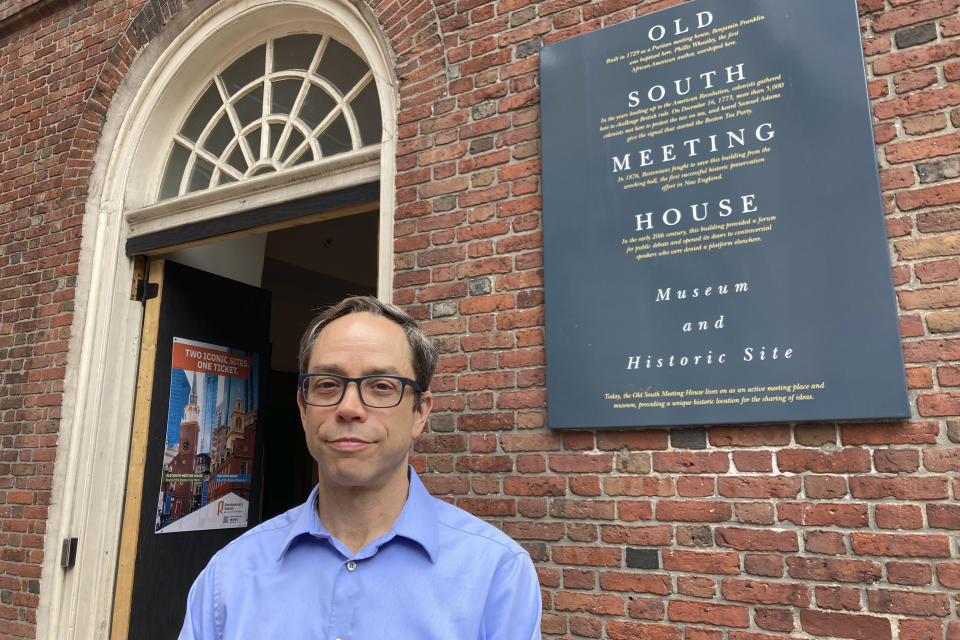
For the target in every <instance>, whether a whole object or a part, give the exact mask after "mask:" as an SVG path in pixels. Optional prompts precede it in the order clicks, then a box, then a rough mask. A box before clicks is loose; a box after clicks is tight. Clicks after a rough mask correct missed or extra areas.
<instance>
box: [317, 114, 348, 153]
mask: <svg viewBox="0 0 960 640" xmlns="http://www.w3.org/2000/svg"><path fill="white" fill-rule="evenodd" d="M317 141H318V142H319V143H320V149H321V150H322V151H323V155H324V156H325V157H326V156H333V155H336V154H338V153H343V152H344V151H349V150H350V149H352V148H353V147H352V146H351V145H350V129H348V128H347V121H346V120H344V119H343V114H340V115H339V116H337V119H336V120H334V121H333V123H332V124H331V125H330V126H329V127H327V128H326V129H325V130H324V131H323V133H321V134H320V136H319V137H318V138H317Z"/></svg>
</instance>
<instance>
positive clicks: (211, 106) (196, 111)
mask: <svg viewBox="0 0 960 640" xmlns="http://www.w3.org/2000/svg"><path fill="white" fill-rule="evenodd" d="M222 106H223V101H222V100H220V92H218V91H217V88H216V87H215V86H214V85H213V84H211V85H210V86H209V87H207V90H206V91H204V92H203V95H202V96H200V100H199V101H197V104H196V105H195V106H194V107H193V110H192V111H191V112H190V115H189V116H187V121H186V122H184V123H183V127H182V128H181V129H180V134H181V135H183V136H184V137H186V138H190V139H191V140H193V141H194V142H196V141H197V138H199V137H200V133H201V132H203V128H204V127H205V126H207V123H208V122H210V119H211V118H213V116H214V114H215V113H216V112H217V109H219V108H220V107H222Z"/></svg>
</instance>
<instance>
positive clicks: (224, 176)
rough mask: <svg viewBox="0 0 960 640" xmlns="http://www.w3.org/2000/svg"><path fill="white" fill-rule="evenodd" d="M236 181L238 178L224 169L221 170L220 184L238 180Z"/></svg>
mask: <svg viewBox="0 0 960 640" xmlns="http://www.w3.org/2000/svg"><path fill="white" fill-rule="evenodd" d="M236 181H237V180H236V179H235V178H234V177H233V176H232V175H230V174H229V173H226V172H224V171H221V172H220V184H228V183H230V182H236Z"/></svg>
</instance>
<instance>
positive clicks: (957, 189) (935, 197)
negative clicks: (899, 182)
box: [897, 85, 960, 211]
mask: <svg viewBox="0 0 960 640" xmlns="http://www.w3.org/2000/svg"><path fill="white" fill-rule="evenodd" d="M958 86H960V85H958ZM955 202H960V182H956V183H950V184H941V185H936V186H933V187H927V188H925V189H914V190H911V191H900V192H898V193H897V206H898V207H900V209H901V210H903V211H911V210H913V209H919V208H921V207H933V206H940V205H943V204H953V203H955Z"/></svg>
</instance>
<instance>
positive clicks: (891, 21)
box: [871, 0, 960, 33]
mask: <svg viewBox="0 0 960 640" xmlns="http://www.w3.org/2000/svg"><path fill="white" fill-rule="evenodd" d="M958 6H960V2H958V0H931V1H928V2H918V3H915V4H911V5H908V6H905V7H901V8H899V9H892V10H889V11H886V12H884V13H883V14H881V15H879V16H877V17H876V18H874V20H873V22H872V25H871V26H872V27H873V31H874V32H875V33H880V32H883V31H889V30H891V29H898V28H900V27H904V26H907V25H912V24H917V23H918V22H925V21H927V20H932V19H934V18H941V17H944V16H952V15H955V14H956V12H957V7H958Z"/></svg>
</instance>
